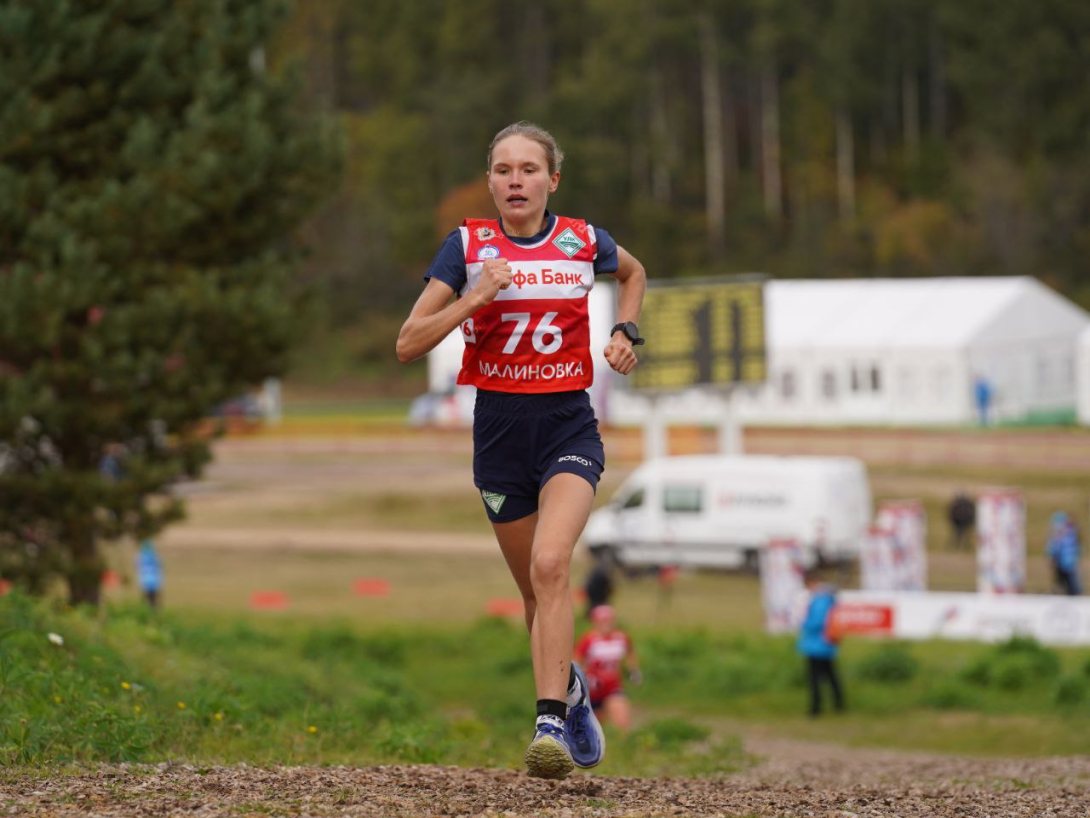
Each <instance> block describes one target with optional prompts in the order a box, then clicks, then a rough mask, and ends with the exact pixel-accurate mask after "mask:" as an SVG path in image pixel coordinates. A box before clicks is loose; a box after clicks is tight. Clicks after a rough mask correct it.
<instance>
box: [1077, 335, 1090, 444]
mask: <svg viewBox="0 0 1090 818" xmlns="http://www.w3.org/2000/svg"><path fill="white" fill-rule="evenodd" d="M1075 383H1076V384H1077V386H1078V401H1077V407H1078V417H1079V423H1081V424H1082V425H1083V426H1090V327H1087V328H1086V329H1084V330H1083V331H1082V334H1081V335H1080V336H1079V343H1078V348H1077V349H1076V351H1075Z"/></svg>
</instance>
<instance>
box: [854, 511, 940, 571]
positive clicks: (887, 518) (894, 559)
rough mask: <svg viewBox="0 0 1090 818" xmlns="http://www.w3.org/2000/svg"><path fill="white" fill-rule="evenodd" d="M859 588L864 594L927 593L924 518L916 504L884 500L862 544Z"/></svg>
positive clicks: (925, 522)
mask: <svg viewBox="0 0 1090 818" xmlns="http://www.w3.org/2000/svg"><path fill="white" fill-rule="evenodd" d="M860 573H861V576H860V584H861V585H862V586H863V588H864V590H868V591H924V590H926V589H927V516H926V515H925V514H924V509H923V505H922V504H921V503H920V502H919V501H918V500H887V501H886V502H883V503H882V504H881V505H880V506H879V508H878V515H877V518H876V523H875V525H874V527H873V528H871V529H870V531H869V532H868V534H867V536H866V537H865V538H864V540H863V552H862V558H861V564H860Z"/></svg>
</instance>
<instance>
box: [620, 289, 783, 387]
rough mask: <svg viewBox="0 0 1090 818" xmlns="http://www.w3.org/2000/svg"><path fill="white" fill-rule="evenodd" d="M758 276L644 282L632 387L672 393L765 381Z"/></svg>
mask: <svg viewBox="0 0 1090 818" xmlns="http://www.w3.org/2000/svg"><path fill="white" fill-rule="evenodd" d="M765 280H766V279H765V277H764V276H756V275H753V276H730V277H723V278H715V279H710V278H709V279H694V280H680V281H670V282H662V283H657V282H649V283H648V287H647V294H646V295H645V296H644V300H643V311H642V314H641V315H640V334H641V335H643V336H644V337H645V338H646V339H647V346H643V347H637V348H636V351H637V355H639V358H640V364H639V366H637V367H636V369H635V370H634V371H633V372H632V374H631V375H629V377H628V380H629V383H630V384H631V386H632V387H633V388H635V389H645V390H660V391H673V390H678V389H685V388H687V387H690V386H698V385H721V386H727V385H730V384H740V383H747V384H751V383H760V382H762V381H764V380H765V373H766V367H765V314H764V282H765Z"/></svg>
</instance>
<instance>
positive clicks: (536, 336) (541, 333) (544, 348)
mask: <svg viewBox="0 0 1090 818" xmlns="http://www.w3.org/2000/svg"><path fill="white" fill-rule="evenodd" d="M555 318H556V313H555V312H547V313H545V314H544V315H543V316H541V320H540V321H538V322H537V326H536V327H534V331H533V334H532V335H531V336H530V343H532V344H533V345H534V349H536V350H537V351H538V352H540V353H541V354H542V355H549V354H550V353H553V352H556V351H557V350H558V349H560V346H561V344H562V343H563V336H562V334H561V332H560V327H558V326H556V325H555V324H553V323H552V321H553V319H555ZM500 320H501V321H503V322H504V323H505V324H506V323H513V324H514V325H515V327H514V329H512V330H511V335H510V336H509V337H508V338H507V343H506V344H504V345H503V351H504V354H505V355H511V354H512V353H514V351H515V349H517V348H518V345H519V341H521V340H522V336H523V335H525V334H526V328H527V327H528V326H530V313H528V312H505V313H503V314H502V315H500ZM546 338H549V341H548V342H546V341H545V339H546Z"/></svg>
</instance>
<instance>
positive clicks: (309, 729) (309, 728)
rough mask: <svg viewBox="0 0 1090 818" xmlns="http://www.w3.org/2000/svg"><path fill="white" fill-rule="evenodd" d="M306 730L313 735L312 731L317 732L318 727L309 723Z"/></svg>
mask: <svg viewBox="0 0 1090 818" xmlns="http://www.w3.org/2000/svg"><path fill="white" fill-rule="evenodd" d="M307 732H308V733H310V734H311V735H313V734H314V733H317V732H318V728H317V727H315V726H314V725H313V724H312V725H310V727H308V728H307Z"/></svg>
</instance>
